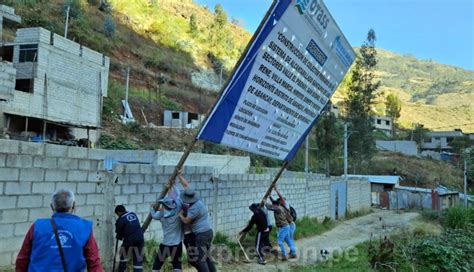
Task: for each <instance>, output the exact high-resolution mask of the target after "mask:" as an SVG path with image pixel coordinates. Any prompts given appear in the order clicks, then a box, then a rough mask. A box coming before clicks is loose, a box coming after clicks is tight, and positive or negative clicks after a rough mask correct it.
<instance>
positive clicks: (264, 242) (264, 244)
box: [255, 231, 271, 261]
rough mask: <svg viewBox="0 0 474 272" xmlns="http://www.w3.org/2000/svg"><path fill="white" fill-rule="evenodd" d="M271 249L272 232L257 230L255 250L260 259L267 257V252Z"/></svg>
mask: <svg viewBox="0 0 474 272" xmlns="http://www.w3.org/2000/svg"><path fill="white" fill-rule="evenodd" d="M270 249H271V246H270V232H269V231H265V232H263V231H262V232H260V231H259V232H257V235H256V236H255V250H256V252H257V256H258V259H259V260H260V261H263V260H264V259H265V254H266V253H268V252H269V250H270Z"/></svg>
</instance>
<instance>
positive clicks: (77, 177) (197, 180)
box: [0, 140, 370, 267]
mask: <svg viewBox="0 0 474 272" xmlns="http://www.w3.org/2000/svg"><path fill="white" fill-rule="evenodd" d="M104 152H105V151H104V150H93V149H84V148H78V147H65V146H58V145H49V144H38V143H30V142H19V141H10V140H0V238H1V239H2V243H1V244H0V256H2V257H1V258H0V267H5V266H10V265H12V264H13V263H14V261H15V259H16V255H17V254H18V250H19V248H20V247H21V243H22V241H23V238H24V235H25V233H26V232H27V230H28V228H29V227H30V226H31V224H32V223H33V222H34V220H35V219H37V218H42V217H49V216H50V215H51V209H50V206H49V205H50V203H51V193H52V192H54V191H55V190H57V189H59V188H68V189H71V190H73V191H74V192H75V194H76V205H77V209H76V211H75V213H76V214H77V215H79V216H82V217H84V218H87V219H89V220H92V221H93V222H94V235H95V236H96V239H97V242H98V245H99V248H100V252H101V257H102V260H103V261H104V263H107V264H110V263H111V262H110V259H111V258H112V256H113V255H112V254H113V253H112V250H113V243H114V222H115V218H114V214H113V208H114V206H115V205H118V204H125V205H126V207H127V208H128V209H129V210H132V211H135V212H137V214H138V215H139V217H140V219H141V220H144V219H145V218H146V216H147V215H148V211H149V206H150V204H152V203H153V202H155V200H156V198H157V197H158V195H159V193H160V192H161V190H162V188H163V186H164V184H165V183H166V181H167V180H168V178H169V175H170V174H171V173H172V172H173V170H174V166H173V165H158V164H138V163H131V164H114V166H113V169H112V171H104V170H103V169H104V168H103V166H104V165H103V164H104V160H103V156H104V154H106V153H104ZM215 173H216V171H215V169H214V167H213V165H209V166H186V167H185V168H184V174H185V177H186V178H187V179H188V180H189V181H190V183H191V187H193V188H194V189H195V190H196V191H197V193H198V194H199V195H200V196H201V197H202V199H203V200H204V202H205V203H206V205H207V206H208V209H209V214H210V217H211V222H212V225H213V226H214V229H215V231H216V232H223V233H225V234H227V235H235V234H236V233H237V232H238V231H239V230H240V229H241V228H242V227H243V226H244V225H245V224H246V222H247V220H248V219H249V217H250V211H249V210H248V205H249V204H250V203H252V202H258V201H260V199H261V197H262V196H263V194H264V192H265V191H266V189H267V188H268V185H269V184H270V182H271V180H272V175H270V174H262V175H257V174H225V175H219V176H217V177H216V176H214V174H215ZM333 180H334V178H326V177H324V176H321V175H315V174H309V175H305V174H302V173H292V172H286V173H284V175H283V176H282V178H281V180H280V181H279V189H280V190H281V191H282V192H283V193H284V194H285V197H286V198H287V200H288V201H289V203H290V204H291V205H292V206H293V207H294V208H295V209H296V210H297V212H298V216H299V218H302V217H304V216H311V217H318V218H321V219H322V218H323V217H324V216H329V187H330V183H331V182H332V181H333ZM366 195H367V196H366ZM274 196H275V195H274ZM348 196H349V197H348V205H351V210H353V207H358V208H364V207H370V186H369V183H368V182H367V181H363V180H350V181H349V186H348ZM146 237H147V238H149V239H150V238H156V239H161V237H162V232H161V226H160V223H159V222H157V221H154V222H152V223H151V225H150V227H149V230H148V231H147V233H146Z"/></svg>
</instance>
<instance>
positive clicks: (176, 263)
mask: <svg viewBox="0 0 474 272" xmlns="http://www.w3.org/2000/svg"><path fill="white" fill-rule="evenodd" d="M182 254H183V245H182V244H181V243H179V244H178V245H174V246H167V245H163V244H160V248H159V249H158V252H157V254H156V257H155V261H154V263H153V270H152V271H160V269H161V267H162V266H163V264H164V262H165V260H166V258H168V257H170V258H171V263H172V264H173V269H174V270H175V271H176V270H181V255H182Z"/></svg>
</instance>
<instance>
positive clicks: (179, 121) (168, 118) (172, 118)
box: [163, 110, 204, 128]
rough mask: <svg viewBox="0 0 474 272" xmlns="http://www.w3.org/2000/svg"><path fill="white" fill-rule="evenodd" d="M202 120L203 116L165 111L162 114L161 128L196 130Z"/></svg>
mask: <svg viewBox="0 0 474 272" xmlns="http://www.w3.org/2000/svg"><path fill="white" fill-rule="evenodd" d="M203 120H204V115H202V114H198V113H193V112H183V111H169V110H166V111H165V112H164V114H163V126H165V127H173V128H197V127H199V125H200V124H201V122H202V121H203Z"/></svg>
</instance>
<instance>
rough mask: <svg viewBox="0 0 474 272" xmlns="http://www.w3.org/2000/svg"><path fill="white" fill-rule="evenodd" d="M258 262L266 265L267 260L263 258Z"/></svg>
mask: <svg viewBox="0 0 474 272" xmlns="http://www.w3.org/2000/svg"><path fill="white" fill-rule="evenodd" d="M258 264H261V265H265V264H267V262H266V261H265V260H263V259H260V260H258Z"/></svg>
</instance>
